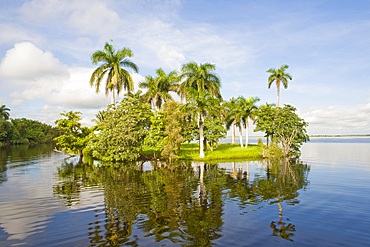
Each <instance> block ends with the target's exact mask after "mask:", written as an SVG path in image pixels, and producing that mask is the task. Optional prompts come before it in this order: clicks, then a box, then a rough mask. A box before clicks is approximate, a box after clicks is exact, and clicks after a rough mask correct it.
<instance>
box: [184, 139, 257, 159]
mask: <svg viewBox="0 0 370 247" xmlns="http://www.w3.org/2000/svg"><path fill="white" fill-rule="evenodd" d="M177 155H178V156H179V158H180V159H181V160H194V161H209V160H226V159H261V158H262V155H261V148H260V147H259V146H258V145H256V144H249V145H248V148H241V147H240V144H231V143H220V144H218V148H214V149H213V151H205V152H204V155H205V158H204V159H200V158H199V144H198V143H183V144H181V151H180V153H178V154H177Z"/></svg>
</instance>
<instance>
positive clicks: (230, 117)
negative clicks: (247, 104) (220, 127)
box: [223, 97, 236, 144]
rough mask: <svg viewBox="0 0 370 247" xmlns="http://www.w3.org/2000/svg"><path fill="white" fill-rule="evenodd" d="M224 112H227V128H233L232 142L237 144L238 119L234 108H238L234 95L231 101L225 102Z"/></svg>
mask: <svg viewBox="0 0 370 247" xmlns="http://www.w3.org/2000/svg"><path fill="white" fill-rule="evenodd" d="M223 107H224V112H225V124H226V129H228V130H229V129H230V127H231V129H232V132H231V135H232V136H231V139H232V143H233V144H235V125H236V119H235V115H234V114H233V111H234V109H235V108H236V99H235V98H234V97H232V98H231V99H230V100H229V101H226V102H224V104H223Z"/></svg>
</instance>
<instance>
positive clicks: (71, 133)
mask: <svg viewBox="0 0 370 247" xmlns="http://www.w3.org/2000/svg"><path fill="white" fill-rule="evenodd" d="M81 114H82V113H81V112H78V111H77V112H73V111H69V112H64V113H60V115H62V116H64V117H65V118H62V119H58V120H56V121H55V124H56V125H57V128H60V129H63V130H64V131H65V132H66V134H64V135H61V136H59V137H56V138H55V139H54V140H56V141H58V142H57V145H60V146H61V147H62V148H63V150H66V151H69V152H78V153H79V155H80V157H82V155H83V152H82V151H83V150H84V149H85V147H86V145H87V143H88V140H89V139H88V135H89V134H90V133H91V132H92V129H90V128H88V127H83V126H81V123H80V121H81V119H82V118H81V116H80V115H81Z"/></svg>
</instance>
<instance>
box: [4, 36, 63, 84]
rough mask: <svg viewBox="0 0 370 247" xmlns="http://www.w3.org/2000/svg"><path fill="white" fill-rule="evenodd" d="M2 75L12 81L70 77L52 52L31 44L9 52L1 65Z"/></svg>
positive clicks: (26, 43)
mask: <svg viewBox="0 0 370 247" xmlns="http://www.w3.org/2000/svg"><path fill="white" fill-rule="evenodd" d="M0 75H1V76H3V77H7V78H12V79H26V80H35V79H37V78H41V77H43V78H45V77H66V76H68V73H67V70H66V66H64V65H62V64H61V63H60V61H59V60H58V59H57V58H54V56H53V54H51V53H50V52H43V51H42V50H40V49H39V48H37V47H36V46H35V45H34V44H32V43H30V42H22V43H17V44H15V45H14V48H12V49H10V50H8V51H7V52H6V54H5V57H4V58H3V60H2V61H1V64H0Z"/></svg>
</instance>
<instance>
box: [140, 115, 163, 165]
mask: <svg viewBox="0 0 370 247" xmlns="http://www.w3.org/2000/svg"><path fill="white" fill-rule="evenodd" d="M150 122H151V124H150V129H149V132H148V135H147V136H146V137H145V140H144V143H145V146H146V147H147V148H148V149H151V150H153V151H154V158H156V152H157V153H160V152H162V150H163V139H164V138H165V136H164V131H165V126H164V123H163V112H162V111H158V112H156V113H154V116H151V117H150Z"/></svg>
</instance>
